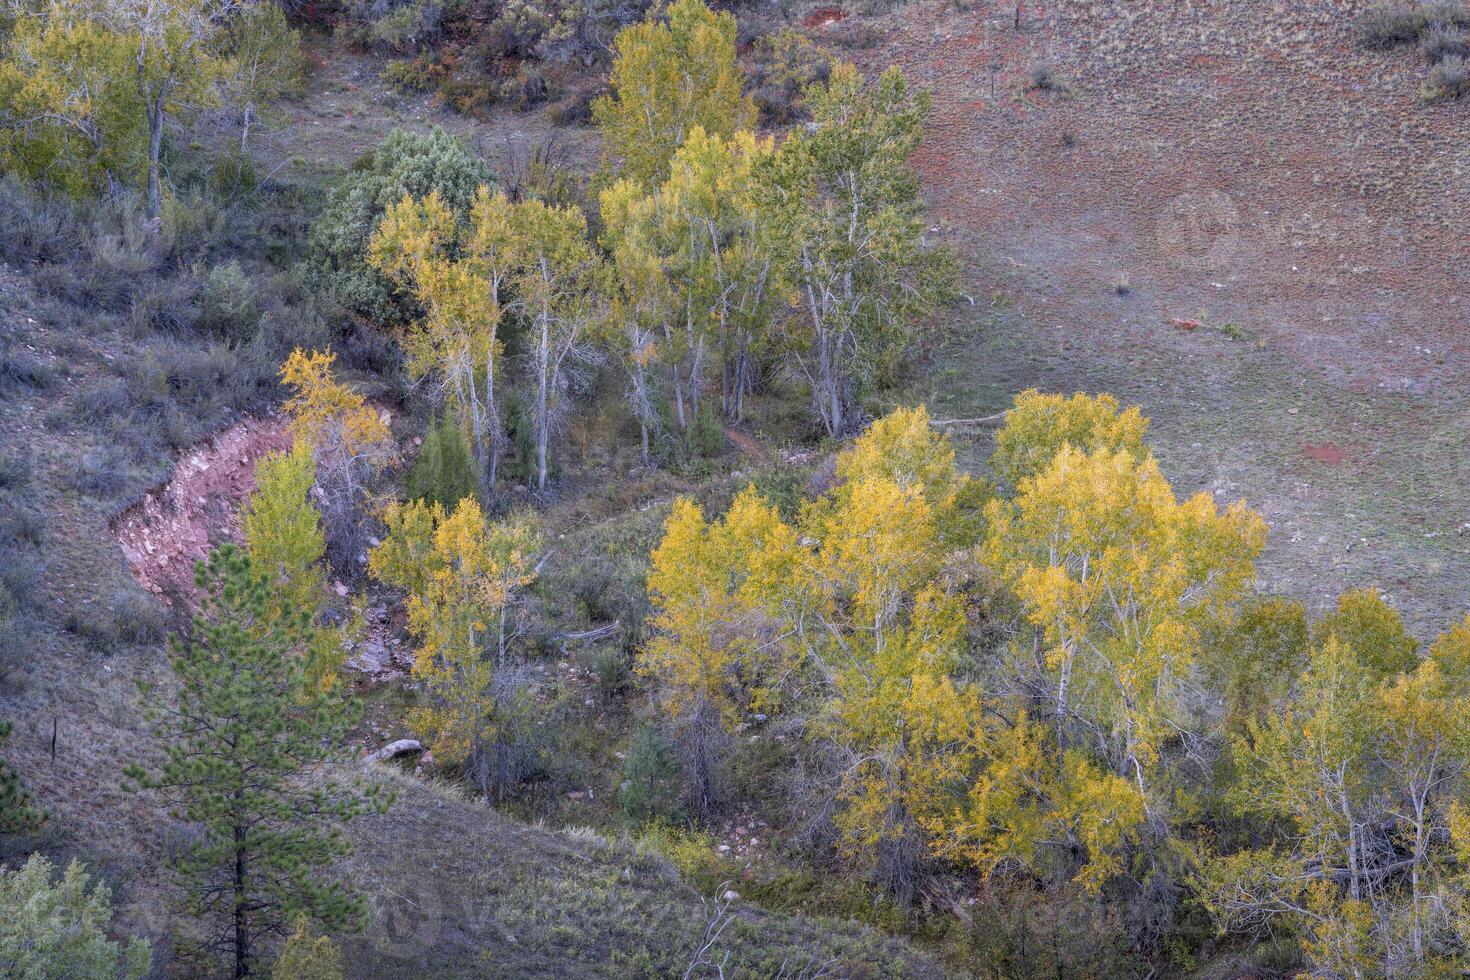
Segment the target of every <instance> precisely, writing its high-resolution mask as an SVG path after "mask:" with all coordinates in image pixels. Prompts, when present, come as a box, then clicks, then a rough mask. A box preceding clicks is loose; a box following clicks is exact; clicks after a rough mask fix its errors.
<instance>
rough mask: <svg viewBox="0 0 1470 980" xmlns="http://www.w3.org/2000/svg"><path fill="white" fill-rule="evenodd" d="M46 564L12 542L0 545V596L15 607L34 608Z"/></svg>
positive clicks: (37, 556)
mask: <svg viewBox="0 0 1470 980" xmlns="http://www.w3.org/2000/svg"><path fill="white" fill-rule="evenodd" d="M45 575H46V564H45V562H44V561H42V560H41V557H40V556H39V555H37V554H35V553H33V552H31V551H29V550H27V549H24V548H19V547H16V546H15V545H14V543H6V545H5V547H0V596H4V597H5V598H4V601H5V602H6V603H14V604H15V607H16V608H35V606H36V605H37V603H38V601H39V598H40V592H41V582H42V580H43V579H44V578H45Z"/></svg>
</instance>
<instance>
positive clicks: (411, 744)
mask: <svg viewBox="0 0 1470 980" xmlns="http://www.w3.org/2000/svg"><path fill="white" fill-rule="evenodd" d="M423 750H424V747H423V745H422V744H420V743H419V740H418V739H416V738H400V739H398V741H396V742H389V743H388V744H387V745H385V746H383V747H382V748H381V749H378V750H377V751H376V752H369V753H368V754H367V755H366V756H364V757H363V761H364V762H387V761H388V760H389V759H396V758H397V757H398V756H400V755H407V754H408V753H410V752H422V751H423Z"/></svg>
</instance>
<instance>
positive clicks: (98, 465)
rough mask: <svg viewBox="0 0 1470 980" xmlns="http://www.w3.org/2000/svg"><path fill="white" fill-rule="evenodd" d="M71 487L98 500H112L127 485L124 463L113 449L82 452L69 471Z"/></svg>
mask: <svg viewBox="0 0 1470 980" xmlns="http://www.w3.org/2000/svg"><path fill="white" fill-rule="evenodd" d="M70 483H71V487H72V489H73V490H76V491H78V492H79V493H83V494H86V495H87V496H89V497H95V498H97V499H98V500H112V499H113V498H115V497H117V496H119V495H120V494H121V493H122V492H123V488H124V487H125V486H127V472H126V464H125V463H124V461H123V460H122V457H121V456H120V455H119V454H118V452H117V451H116V450H114V449H108V450H94V451H92V452H89V453H83V454H82V458H81V459H79V460H77V462H76V465H75V466H74V467H73V469H72V473H71V480H70Z"/></svg>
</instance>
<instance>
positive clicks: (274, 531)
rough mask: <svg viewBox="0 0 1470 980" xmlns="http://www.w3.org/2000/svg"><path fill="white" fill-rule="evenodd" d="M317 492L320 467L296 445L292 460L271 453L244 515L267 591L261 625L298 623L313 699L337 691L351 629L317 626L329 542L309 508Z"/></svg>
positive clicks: (249, 548)
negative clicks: (314, 694)
mask: <svg viewBox="0 0 1470 980" xmlns="http://www.w3.org/2000/svg"><path fill="white" fill-rule="evenodd" d="M315 484H316V459H315V457H314V456H313V454H312V451H311V447H310V446H309V445H307V444H306V443H304V442H298V443H296V445H295V446H294V447H293V448H292V449H291V451H290V452H287V453H271V454H269V455H267V456H266V457H265V458H264V459H262V460H261V461H260V462H259V463H257V464H256V466H255V485H256V489H255V492H254V493H253V494H251V495H250V497H249V498H248V499H247V500H246V502H245V506H244V507H243V508H242V509H241V512H240V529H241V531H242V532H243V533H244V537H245V551H246V553H247V554H248V555H249V556H250V561H251V565H252V566H253V567H254V569H255V571H256V572H257V573H259V574H260V575H262V576H264V577H265V579H266V581H267V583H268V584H269V586H270V588H269V591H268V592H267V601H266V611H265V616H264V619H265V621H266V622H267V623H268V624H269V625H270V626H271V628H275V627H278V626H280V625H281V624H283V623H286V622H288V621H292V622H300V623H301V627H300V633H301V636H300V638H299V640H298V646H299V647H300V648H301V649H302V651H303V656H304V657H305V659H306V664H305V678H306V683H307V686H308V688H309V689H310V691H311V692H316V691H327V690H331V689H332V688H334V687H335V686H336V684H337V682H338V680H339V679H340V672H341V669H342V664H343V661H345V660H346V647H345V646H344V641H345V639H346V636H347V634H348V631H350V629H351V621H350V620H349V625H348V626H344V627H342V628H333V627H328V626H325V625H323V624H321V623H319V622H318V617H319V615H320V613H321V609H322V604H323V598H324V596H325V591H324V590H325V585H326V582H325V576H324V574H323V569H322V565H321V562H322V559H323V557H324V556H325V555H326V551H327V542H326V534H325V532H324V531H323V529H322V520H321V513H320V512H319V511H318V510H317V509H316V506H315V505H313V504H312V502H311V492H312V488H313V487H314V486H315Z"/></svg>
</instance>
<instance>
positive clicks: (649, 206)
mask: <svg viewBox="0 0 1470 980" xmlns="http://www.w3.org/2000/svg"><path fill="white" fill-rule="evenodd" d="M600 203H601V211H602V223H603V228H604V232H603V236H602V243H603V246H604V247H605V248H606V249H607V251H608V253H609V255H610V256H611V260H612V272H613V277H612V279H613V288H612V296H611V304H610V312H609V316H608V318H607V322H606V325H607V327H608V330H607V332H606V335H605V336H606V343H607V346H608V347H609V348H610V349H611V350H612V351H613V352H614V353H615V354H616V356H617V358H618V361H619V363H620V364H621V365H622V367H623V371H624V373H625V375H626V376H627V379H628V391H627V400H628V407H629V408H630V409H631V410H632V412H633V416H634V417H635V418H637V419H638V431H639V445H640V453H641V458H642V460H643V465H645V466H648V465H651V464H652V462H653V459H652V454H651V441H652V437H653V436H654V435H656V434H657V433H658V431H659V428H660V422H661V418H660V413H659V402H660V401H661V398H660V395H659V393H658V382H657V373H658V370H659V367H660V364H661V363H665V362H667V361H668V356H667V354H666V349H667V340H668V337H669V335H670V333H671V331H672V327H671V323H672V319H673V315H674V308H675V295H674V287H673V283H672V281H671V279H670V277H669V273H668V268H667V262H666V260H665V256H664V255H663V254H662V252H661V250H660V249H659V248H658V247H657V242H656V237H655V234H654V232H655V228H654V223H653V206H654V201H653V198H652V197H651V196H648V195H646V194H645V193H644V192H643V190H642V188H640V187H639V186H638V185H637V184H634V183H633V182H632V181H630V180H619V181H617V182H616V183H615V184H613V185H612V186H610V187H608V188H606V189H605V190H604V191H603V192H602V195H601V199H600Z"/></svg>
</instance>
